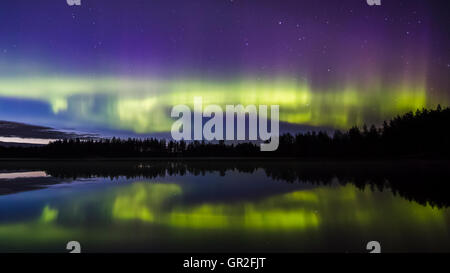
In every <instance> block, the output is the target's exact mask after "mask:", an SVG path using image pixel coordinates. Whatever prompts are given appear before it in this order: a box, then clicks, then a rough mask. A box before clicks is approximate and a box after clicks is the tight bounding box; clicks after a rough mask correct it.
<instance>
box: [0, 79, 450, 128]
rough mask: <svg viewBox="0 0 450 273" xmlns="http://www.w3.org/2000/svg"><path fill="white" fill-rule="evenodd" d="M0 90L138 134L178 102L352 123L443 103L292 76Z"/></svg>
mask: <svg viewBox="0 0 450 273" xmlns="http://www.w3.org/2000/svg"><path fill="white" fill-rule="evenodd" d="M0 96H3V97H9V98H18V99H29V100H36V101H40V102H44V103H47V104H48V105H49V107H51V109H52V111H53V114H54V115H60V114H63V113H65V114H68V116H69V117H70V118H71V119H73V120H75V121H77V122H79V123H88V124H93V125H99V126H104V127H107V128H110V129H119V130H128V131H132V132H134V133H142V134H145V133H152V132H168V131H170V128H171V125H172V124H173V121H174V120H173V119H171V118H170V110H171V108H172V107H173V106H174V105H177V104H186V105H188V106H191V107H192V106H193V99H194V97H195V96H201V97H203V104H204V105H206V104H217V105H220V106H221V107H223V108H224V107H225V105H230V104H232V105H237V104H243V105H244V106H245V105H249V104H254V105H260V104H265V105H280V121H282V122H287V123H291V124H302V125H310V126H318V127H332V128H337V129H348V128H349V127H351V126H354V125H362V124H363V123H368V124H370V123H375V124H380V123H381V122H382V121H383V120H385V119H390V118H392V117H393V116H395V115H398V114H402V113H405V112H408V111H415V110H416V109H421V108H423V107H434V106H435V105H436V104H437V102H439V103H441V104H446V102H447V101H448V100H447V98H446V97H442V96H440V97H436V96H430V95H429V94H428V93H427V91H426V84H425V81H422V80H416V81H415V83H409V82H404V83H399V84H386V83H383V82H381V81H372V82H370V83H369V84H367V83H353V84H350V83H348V84H343V85H342V86H335V87H333V88H324V89H320V90H318V89H316V88H313V87H312V86H311V85H310V84H308V83H307V82H302V81H299V80H295V79H292V78H287V77H278V78H274V79H260V80H256V79H254V78H243V79H239V80H233V81H219V80H218V81H212V80H195V79H177V80H160V79H158V80H153V79H147V78H135V77H97V78H89V77H64V76H63V77H50V76H48V77H23V78H21V77H11V78H0Z"/></svg>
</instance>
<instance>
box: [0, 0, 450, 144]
mask: <svg viewBox="0 0 450 273" xmlns="http://www.w3.org/2000/svg"><path fill="white" fill-rule="evenodd" d="M81 1H82V5H81V6H68V5H67V4H66V1H65V0H45V1H34V3H32V1H29V0H14V1H12V0H10V1H2V5H1V9H0V34H1V35H0V120H8V121H19V122H26V123H30V124H35V125H42V126H52V127H56V128H57V129H73V130H78V131H84V132H97V133H102V134H105V135H136V134H137V135H148V134H151V133H161V132H167V131H168V130H170V125H171V123H172V121H171V119H170V115H169V113H170V108H171V107H172V106H173V105H174V104H178V103H185V104H192V101H193V97H194V96H196V95H201V96H203V97H204V101H205V102H207V103H217V104H219V105H225V104H238V103H242V104H244V105H245V104H260V103H263V104H279V105H280V119H281V121H282V122H285V123H289V124H292V125H298V126H311V127H316V128H339V129H345V128H349V127H350V126H353V125H361V124H363V123H378V124H379V123H380V122H381V121H382V120H384V119H388V118H391V117H392V116H394V115H396V114H401V113H404V112H407V111H411V110H412V111H413V110H415V109H417V108H422V107H434V106H436V104H438V103H440V104H442V105H448V104H449V102H450V88H449V87H450V40H449V37H450V35H449V31H450V28H449V21H450V20H449V19H448V14H449V12H450V8H449V4H448V3H446V2H448V1H425V0H409V1H398V0H395V1H394V0H382V5H381V6H369V5H367V3H366V1H365V0H339V1H336V0H315V1H313V0H309V1H301V0H292V1H291V0H289V1H275V0H273V1H265V0H201V1H198V0H176V1H175V0H165V1H156V0H155V1H153V0H147V1H144V0H127V1H125V0H122V1H120V0H115V1H109V0H81Z"/></svg>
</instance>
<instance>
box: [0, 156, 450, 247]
mask: <svg viewBox="0 0 450 273" xmlns="http://www.w3.org/2000/svg"><path fill="white" fill-rule="evenodd" d="M2 164H3V165H2ZM2 164H0V168H1V169H2V171H1V173H0V193H1V194H2V195H0V251H1V252H11V251H14V252H17V251H18V252H41V251H42V252H48V251H49V252H67V250H66V249H65V246H66V244H67V242H68V241H73V240H75V241H79V242H80V243H81V245H82V251H83V252H124V251H126V252H141V251H143V252H180V251H183V252H185V251H187V252H206V251H214V252H230V251H233V252H246V251H252V252H329V251H331V252H366V249H365V246H366V243H367V242H369V241H372V240H376V241H379V242H380V243H381V245H382V251H384V252H391V251H392V252H396V251H414V252H415V251H430V252H449V251H450V235H449V231H450V209H448V208H447V205H448V202H447V200H448V199H447V192H448V191H447V192H445V191H444V190H447V189H448V186H445V187H444V189H439V188H437V189H436V188H435V186H434V184H433V185H432V189H431V190H429V189H428V188H426V187H422V186H421V185H420V183H428V184H430V183H431V184H432V183H435V184H436V185H439V183H443V182H445V181H441V180H440V179H441V178H442V179H445V178H446V175H447V174H443V175H442V174H439V175H435V176H433V174H436V170H442V169H443V168H442V165H439V164H438V165H437V166H435V165H433V166H431V167H429V166H423V164H422V165H420V166H421V167H420V168H417V167H415V168H411V167H408V166H396V167H395V168H393V167H392V165H391V164H387V165H386V166H390V167H386V166H384V165H383V164H378V165H377V166H375V167H374V164H372V163H367V164H364V165H363V166H361V165H359V164H350V163H349V164H345V166H343V165H342V164H341V165H339V164H338V167H336V164H331V165H330V164H329V165H326V164H325V165H324V164H319V163H310V164H306V165H307V166H306V167H303V166H304V165H305V164H303V163H299V162H263V163H242V164H240V163H236V162H234V163H230V162H218V163H211V162H195V163H189V162H188V163H186V162H144V163H143V162H112V163H108V162H103V163H89V162H88V163H82V162H66V163H55V162H47V163H30V162H28V163H21V162H12V163H2ZM375 165H376V164H375ZM17 166H21V168H18V167H17ZM418 169H419V172H420V174H414V173H412V174H411V172H412V170H418ZM421 181H422V182H421ZM448 181H449V180H447V182H448ZM428 193H429V194H428Z"/></svg>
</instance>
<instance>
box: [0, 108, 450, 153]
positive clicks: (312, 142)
mask: <svg viewBox="0 0 450 273" xmlns="http://www.w3.org/2000/svg"><path fill="white" fill-rule="evenodd" d="M449 124H450V108H448V107H447V108H445V109H442V108H441V106H438V107H437V108H436V109H435V110H427V109H422V110H417V111H416V112H415V113H413V112H409V113H406V114H404V115H402V116H397V117H395V118H393V119H392V120H390V121H385V122H384V123H383V126H382V127H381V128H377V127H376V126H375V125H372V126H370V127H367V126H366V125H364V126H363V127H362V128H359V127H356V126H355V127H353V128H351V129H350V130H348V131H346V132H341V131H335V132H334V134H333V135H332V136H330V135H329V134H327V133H326V132H322V131H319V132H308V133H303V134H302V133H300V134H297V135H292V134H289V133H288V134H284V135H282V136H280V145H279V148H278V150H276V151H274V152H261V151H260V145H259V144H258V143H238V144H232V145H226V144H225V142H224V141H219V142H218V143H210V142H199V141H193V142H186V141H178V142H177V141H167V140H165V139H155V138H150V139H132V138H129V139H119V138H112V139H99V140H93V139H64V140H60V141H56V142H53V143H50V144H49V145H46V146H43V147H8V148H7V147H0V153H1V157H43V158H83V157H84V158H87V157H137V158H139V157H140V158H142V157H298V158H314V157H319V158H323V157H329V158H345V157H351V158H354V157H358V158H363V157H368V158H374V157H396V156H402V157H404V156H407V157H419V158H420V157H438V158H448V157H449V155H450V137H449V134H450V126H448V125H449Z"/></svg>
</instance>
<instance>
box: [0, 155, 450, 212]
mask: <svg viewBox="0 0 450 273" xmlns="http://www.w3.org/2000/svg"><path fill="white" fill-rule="evenodd" d="M447 165H448V163H447V162H446V161H419V160H406V161H345V162H339V161H320V162H315V161H308V162H305V161H295V160H287V159H284V160H283V159H280V160H276V161H274V160H239V161H236V160H214V161H212V160H204V159H199V160H182V159H179V160H146V161H119V160H114V161H94V160H92V161H79V160H76V161H57V162H55V161H23V162H20V164H17V162H5V161H4V162H0V170H3V171H24V170H27V171H30V170H41V171H45V172H46V173H47V174H48V175H51V177H47V178H33V179H31V180H30V179H22V180H23V181H18V179H15V180H13V181H6V180H2V181H0V194H8V193H11V192H19V191H26V190H32V189H39V188H42V187H45V186H48V185H51V184H58V183H61V182H70V181H80V179H86V178H87V179H90V178H97V177H105V178H110V179H111V180H116V179H119V178H128V179H132V178H138V179H148V180H150V181H152V180H156V179H159V178H163V177H167V176H185V175H191V176H204V175H207V174H210V173H219V174H220V175H221V176H225V175H226V174H227V172H240V173H249V174H253V173H254V172H256V171H258V170H263V171H264V172H265V174H266V176H267V177H270V178H271V179H273V180H275V181H281V182H284V183H308V184H313V185H318V186H321V185H334V184H338V185H346V184H349V183H350V184H353V185H355V186H356V187H357V188H359V189H361V190H363V189H366V188H367V187H368V188H370V189H372V190H378V191H392V192H393V193H394V194H395V195H399V196H401V197H402V198H405V199H407V200H409V201H415V202H418V203H420V204H422V205H426V204H430V205H432V206H437V207H448V206H449V205H450V196H449V195H448V192H449V190H450V184H449V183H447V181H450V168H448V166H447ZM18 166H20V167H18ZM18 168H20V169H18ZM81 181H82V180H81Z"/></svg>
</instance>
